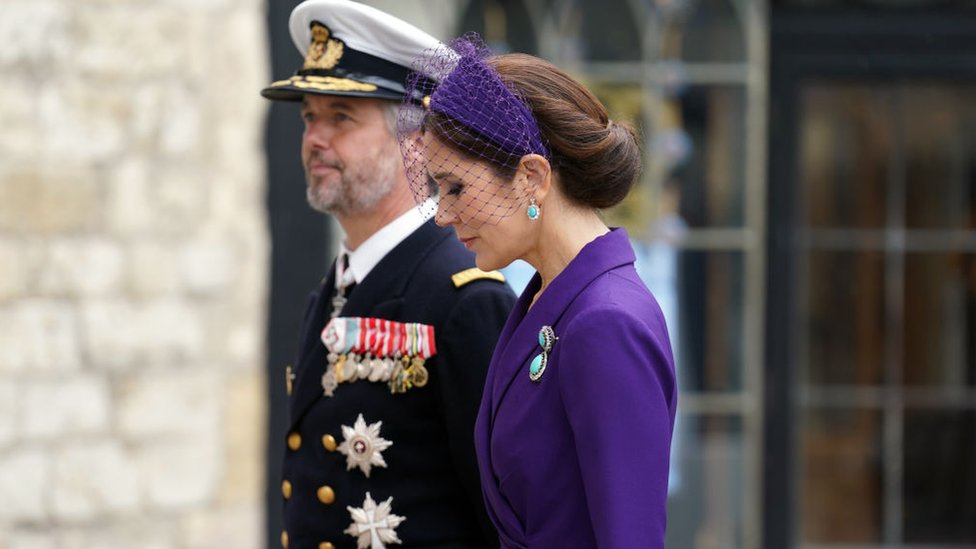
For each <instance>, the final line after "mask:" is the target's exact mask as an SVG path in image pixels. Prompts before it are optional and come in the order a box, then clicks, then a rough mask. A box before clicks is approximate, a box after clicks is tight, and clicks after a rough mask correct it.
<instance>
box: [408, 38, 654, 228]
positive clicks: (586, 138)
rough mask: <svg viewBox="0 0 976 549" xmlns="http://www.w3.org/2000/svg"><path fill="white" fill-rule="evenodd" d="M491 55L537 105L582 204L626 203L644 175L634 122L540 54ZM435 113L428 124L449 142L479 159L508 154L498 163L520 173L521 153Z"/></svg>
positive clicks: (565, 187)
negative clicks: (504, 150) (617, 116)
mask: <svg viewBox="0 0 976 549" xmlns="http://www.w3.org/2000/svg"><path fill="white" fill-rule="evenodd" d="M487 61H488V64H489V65H491V67H492V68H493V69H494V70H495V72H497V73H498V75H499V76H500V77H501V79H502V81H503V82H504V83H505V86H506V87H508V89H510V90H512V91H513V92H514V93H515V94H516V95H517V96H519V97H520V98H521V99H522V100H523V101H524V102H525V103H526V105H528V107H529V109H531V110H532V114H533V116H534V117H535V120H536V122H537V123H538V125H539V131H540V132H541V133H542V138H543V139H544V140H545V141H546V143H547V144H548V146H549V150H550V155H549V162H550V163H551V164H552V167H553V170H554V171H555V172H556V173H557V174H559V182H560V188H561V190H562V191H563V193H564V194H565V195H566V196H567V197H568V198H569V199H570V200H572V201H573V202H575V203H577V204H580V205H583V206H589V207H591V208H596V209H602V208H609V207H611V206H615V205H616V204H618V203H620V201H622V200H623V199H624V197H626V196H627V193H629V192H630V189H631V188H632V187H633V186H634V183H635V182H636V181H637V178H638V177H639V175H640V169H641V157H640V145H639V142H638V138H637V132H636V131H635V130H634V128H633V127H632V126H631V125H630V124H627V123H623V122H616V121H612V120H610V116H609V114H608V113H607V109H606V108H605V107H604V106H603V104H602V103H600V100H599V99H597V98H596V97H595V96H594V95H593V94H592V93H591V92H590V91H589V90H587V89H586V88H585V87H583V85H582V84H580V83H579V82H577V81H576V80H574V79H573V78H572V77H570V76H569V75H568V74H566V73H565V72H563V71H562V70H560V69H559V68H557V67H556V66H554V65H552V64H551V63H548V62H546V61H544V60H542V59H539V58H538V57H533V56H531V55H526V54H521V53H512V54H505V55H497V56H494V57H491V58H489V59H488V60H487ZM429 117H430V120H429V122H432V123H430V124H427V127H428V128H431V129H434V131H435V134H445V135H439V136H438V137H441V138H444V139H442V140H443V141H444V142H445V143H448V144H452V147H453V148H455V149H456V150H459V151H460V152H462V154H467V155H469V156H471V157H472V158H475V159H479V158H485V157H487V158H508V159H509V163H508V164H505V165H500V164H497V162H495V163H493V164H494V165H495V169H496V171H497V172H498V173H499V175H502V176H505V177H511V176H513V175H514V173H515V169H516V168H517V166H518V160H519V159H518V158H517V157H515V158H512V157H511V156H510V155H504V154H492V153H493V152H494V151H495V150H496V149H498V146H497V145H495V144H494V143H492V142H491V141H489V140H487V139H485V138H484V137H483V136H481V135H479V134H478V133H477V132H474V131H473V130H471V129H470V128H467V127H465V126H463V125H461V124H458V123H456V122H453V121H451V120H450V119H449V118H448V117H447V116H445V115H442V114H439V113H436V112H432V113H430V115H429ZM448 128H449V129H448ZM448 132H450V135H446V134H447V133H448ZM472 151H477V153H476V154H472Z"/></svg>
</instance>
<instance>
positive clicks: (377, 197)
mask: <svg viewBox="0 0 976 549" xmlns="http://www.w3.org/2000/svg"><path fill="white" fill-rule="evenodd" d="M398 154H399V153H398ZM312 160H319V161H324V163H325V164H326V165H328V166H330V167H332V168H334V169H336V170H337V171H338V173H333V174H329V175H327V176H317V175H310V174H309V173H308V166H307V164H306V168H305V177H306V180H307V182H308V185H307V188H306V198H307V199H308V204H309V205H310V206H311V207H312V208H313V209H315V210H317V211H320V212H323V213H327V214H331V215H341V216H350V215H357V214H361V213H363V212H367V211H369V210H371V209H373V208H374V207H375V206H376V205H377V204H378V203H379V202H380V201H381V200H383V199H384V198H386V197H387V196H388V195H389V194H390V192H392V191H393V187H394V185H395V184H396V170H398V169H400V157H399V156H391V155H384V154H378V155H376V157H375V158H372V159H370V160H362V161H360V162H358V166H359V168H358V169H355V168H349V167H347V166H345V164H343V163H342V162H341V161H339V160H330V159H327V158H323V155H322V153H320V152H314V153H312V156H311V157H310V158H309V162H311V161H312Z"/></svg>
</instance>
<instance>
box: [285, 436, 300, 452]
mask: <svg viewBox="0 0 976 549" xmlns="http://www.w3.org/2000/svg"><path fill="white" fill-rule="evenodd" d="M288 447H289V448H291V449H292V450H298V449H299V448H301V447H302V435H300V434H298V433H291V434H290V435H288Z"/></svg>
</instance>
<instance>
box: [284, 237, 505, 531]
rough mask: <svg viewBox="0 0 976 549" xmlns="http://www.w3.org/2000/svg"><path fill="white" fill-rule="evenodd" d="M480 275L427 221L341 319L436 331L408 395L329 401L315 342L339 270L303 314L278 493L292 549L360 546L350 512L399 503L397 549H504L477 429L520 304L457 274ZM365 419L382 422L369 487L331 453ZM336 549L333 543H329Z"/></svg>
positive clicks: (344, 390) (373, 385) (383, 389)
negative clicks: (482, 475)
mask: <svg viewBox="0 0 976 549" xmlns="http://www.w3.org/2000/svg"><path fill="white" fill-rule="evenodd" d="M472 267H474V257H473V255H472V254H471V253H470V252H468V251H467V250H466V249H464V247H463V245H461V243H460V242H458V240H457V238H455V236H454V234H453V231H451V230H449V229H445V228H441V227H437V226H436V225H435V224H434V223H433V222H431V221H428V222H426V223H425V224H424V225H422V226H421V227H420V228H419V229H417V230H416V231H415V232H414V233H412V234H411V235H410V236H408V237H407V238H406V239H405V240H404V241H403V242H401V243H400V244H399V245H398V246H397V247H396V248H394V249H393V250H392V251H391V252H390V253H389V254H387V255H386V256H385V257H384V258H383V259H382V260H381V261H380V262H379V263H378V264H377V265H376V266H375V267H374V268H373V270H372V271H370V272H369V274H368V275H367V276H366V278H365V279H363V280H362V282H361V283H359V284H358V285H356V286H354V287H353V289H352V290H351V291H350V292H349V295H348V301H347V302H346V304H345V306H344V307H343V309H342V311H341V313H340V316H343V317H373V318H383V319H388V320H395V321H399V322H419V323H423V324H429V325H432V326H434V330H435V337H436V346H437V354H436V356H433V357H431V358H429V359H428V360H427V362H426V367H427V370H428V372H429V381H428V383H427V384H426V385H425V386H423V387H414V388H411V389H409V390H408V391H406V392H405V393H401V394H391V391H390V388H389V387H388V386H387V384H386V383H383V382H369V381H368V380H359V381H355V382H352V383H341V384H339V386H338V387H337V388H336V389H335V393H334V396H332V397H326V396H324V394H323V389H322V384H321V380H322V375H323V374H324V373H325V372H326V368H327V366H328V363H327V351H326V349H325V346H324V345H323V343H322V341H321V339H320V335H321V332H322V329H323V327H324V326H325V325H326V323H327V322H328V320H329V315H330V313H331V308H332V297H333V294H334V293H335V291H334V287H335V284H334V278H335V270H334V269H332V271H331V273H332V274H331V275H330V276H328V277H327V278H326V279H325V281H324V283H323V285H322V287H320V288H319V289H318V291H317V292H315V293H313V294H312V296H311V298H310V303H309V306H308V309H307V311H306V314H305V320H304V325H303V328H302V334H301V339H300V350H299V353H298V357H297V361H296V363H295V371H294V383H293V387H292V389H291V394H290V396H289V401H288V412H289V413H288V417H289V419H288V421H289V429H288V438H287V441H285V458H284V467H283V475H282V476H283V479H282V493H283V497H284V498H285V499H284V520H285V532H284V533H283V534H282V538H283V540H282V541H283V543H284V544H286V545H287V546H288V547H290V548H292V549H305V548H311V549H320V548H322V549H326V548H331V547H336V548H343V547H356V538H355V537H354V536H352V535H350V534H348V533H345V530H346V529H347V528H349V526H350V524H351V523H352V522H353V520H352V518H351V513H350V511H349V510H348V509H347V507H353V508H362V507H363V505H364V501H365V498H366V493H367V492H369V493H370V496H371V498H372V500H374V501H375V502H376V503H377V504H379V503H382V502H384V501H386V500H388V499H389V498H390V497H392V498H393V500H392V510H391V512H392V513H394V514H396V515H398V516H401V517H404V519H405V520H404V521H403V522H402V523H401V524H399V525H398V526H397V527H396V530H395V532H396V535H397V536H398V537H399V539H400V540H401V541H402V542H403V543H402V545H388V546H393V547H404V548H407V547H425V548H445V549H446V548H482V547H497V546H498V541H497V537H496V534H495V533H494V529H493V528H492V527H491V524H490V522H489V521H488V519H487V517H486V515H485V511H484V505H483V500H482V495H481V491H480V487H479V479H478V469H477V462H476V459H475V453H474V442H473V429H474V421H475V417H476V415H477V411H478V403H479V402H480V399H481V394H482V390H483V388H484V381H485V374H486V370H487V367H488V362H489V360H490V358H491V354H492V351H493V349H494V345H495V342H496V340H497V338H498V334H499V332H500V331H501V328H502V326H503V325H504V323H505V320H506V318H507V316H508V313H509V311H510V309H511V307H512V305H513V304H514V301H515V296H514V294H513V293H512V291H511V289H510V288H509V287H508V285H507V284H505V283H504V282H500V281H498V280H493V279H489V278H478V279H476V280H473V281H470V282H468V283H465V284H463V285H460V286H458V285H456V284H455V283H454V282H453V281H452V275H454V274H456V273H458V272H461V271H465V270H468V269H470V268H472ZM360 414H362V416H363V418H364V420H365V421H366V423H367V424H374V423H376V422H380V421H381V422H382V426H381V432H380V436H381V437H382V438H383V439H386V440H388V441H391V442H392V446H390V447H389V448H386V449H385V450H383V451H382V457H383V459H384V460H385V462H386V467H379V466H373V467H372V469H371V471H370V475H369V477H368V478H367V477H366V475H365V474H364V473H363V471H362V470H360V468H358V467H353V468H352V469H351V470H349V469H347V463H346V456H344V455H343V454H342V453H341V452H340V451H337V450H336V443H342V441H343V440H344V438H343V432H342V426H347V427H352V426H353V425H354V423H355V422H356V419H357V417H358V416H359V415H360ZM330 544H331V545H330Z"/></svg>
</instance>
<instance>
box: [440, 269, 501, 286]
mask: <svg viewBox="0 0 976 549" xmlns="http://www.w3.org/2000/svg"><path fill="white" fill-rule="evenodd" d="M483 278H486V279H488V280H497V281H499V282H505V275H503V274H502V273H500V272H498V271H482V270H481V269H479V268H477V267H472V268H470V269H465V270H463V271H461V272H459V273H456V274H454V275H452V276H451V281H452V282H454V287H455V288H460V287H461V286H464V285H465V284H467V283H469V282H474V281H475V280H481V279H483Z"/></svg>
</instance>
